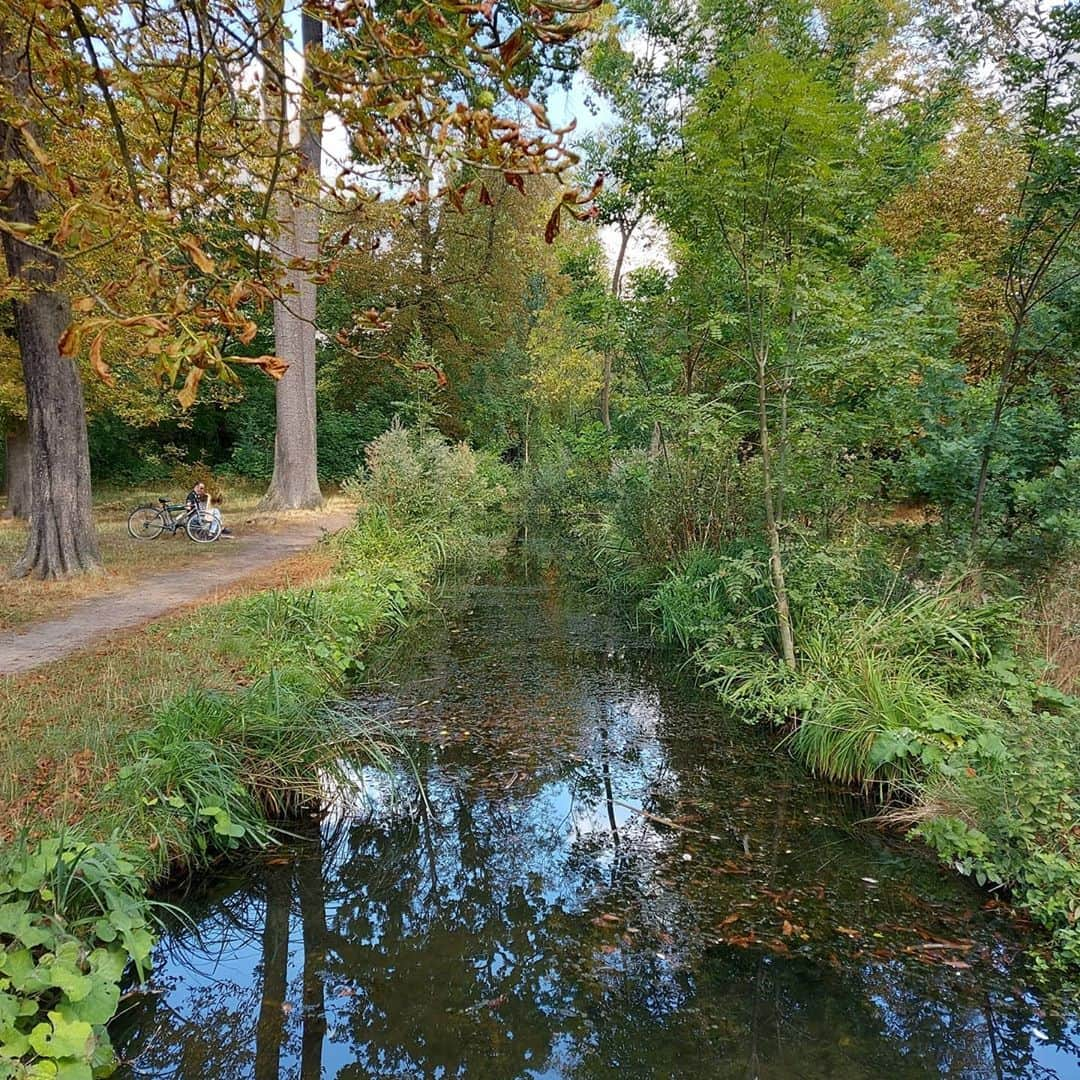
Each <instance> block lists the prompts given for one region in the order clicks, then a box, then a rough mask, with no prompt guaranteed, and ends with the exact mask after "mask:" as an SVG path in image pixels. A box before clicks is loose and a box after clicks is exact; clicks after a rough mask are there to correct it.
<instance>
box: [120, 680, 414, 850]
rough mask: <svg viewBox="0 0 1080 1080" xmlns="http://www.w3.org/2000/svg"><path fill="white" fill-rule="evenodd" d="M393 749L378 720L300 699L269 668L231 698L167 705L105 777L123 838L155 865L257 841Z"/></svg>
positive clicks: (198, 696)
mask: <svg viewBox="0 0 1080 1080" xmlns="http://www.w3.org/2000/svg"><path fill="white" fill-rule="evenodd" d="M403 756H404V749H403V747H402V746H401V744H400V742H399V741H398V739H397V738H396V737H395V736H394V735H393V733H392V732H390V731H388V730H387V729H386V728H385V726H384V725H382V724H380V723H378V722H376V721H373V720H372V719H370V718H368V717H361V716H359V715H358V714H356V713H355V712H348V711H345V710H337V709H335V708H333V707H332V706H330V705H326V704H322V703H317V702H314V703H313V702H312V700H311V698H310V696H309V695H308V694H307V692H306V687H305V686H304V685H303V684H301V685H300V686H297V685H290V683H289V682H288V681H287V680H286V679H285V678H283V677H282V676H280V675H278V674H277V673H275V674H273V675H270V676H267V677H265V678H262V679H260V680H259V681H257V682H256V683H254V684H253V685H252V686H251V687H249V688H248V689H246V690H245V691H244V692H243V693H239V694H236V693H232V694H230V693H212V692H209V691H202V690H196V691H192V692H191V693H190V694H185V695H183V696H182V697H179V698H175V699H173V700H172V701H169V702H167V703H166V704H165V705H164V706H162V708H161V709H159V710H158V712H157V714H156V716H155V718H154V722H153V723H152V725H151V726H149V727H148V728H146V729H145V730H143V731H140V732H138V733H137V734H135V735H133V736H132V737H131V738H130V739H129V740H128V743H127V746H126V748H125V754H124V757H125V759H126V761H127V763H126V764H125V765H124V766H123V767H122V768H121V769H120V770H119V773H118V775H117V777H116V779H115V781H113V783H112V788H111V791H110V794H111V796H112V797H113V798H114V799H115V800H116V801H117V803H118V804H119V806H121V807H123V808H124V810H123V811H122V814H121V817H120V820H119V821H118V827H119V831H120V832H121V834H125V835H131V834H135V835H150V836H151V837H152V839H151V841H150V843H149V845H148V850H149V851H150V852H152V853H154V855H155V859H156V862H157V868H158V869H159V870H163V869H166V868H168V867H173V866H176V865H178V864H180V865H186V866H189V867H190V866H196V865H201V864H205V863H206V862H207V861H209V860H210V859H211V858H213V857H214V856H216V855H219V854H221V853H223V852H227V851H230V850H233V849H235V848H238V847H240V846H252V845H254V846H259V847H265V846H266V845H268V844H270V843H271V842H272V841H273V839H274V836H275V830H276V827H277V826H276V824H275V823H277V822H280V821H282V820H286V819H288V817H290V816H292V815H294V814H295V813H296V812H297V811H298V810H300V809H302V808H312V807H319V806H321V805H323V804H324V803H325V801H326V800H327V798H328V796H329V794H330V793H331V792H332V793H334V794H335V797H336V796H339V795H340V794H341V793H342V792H347V791H349V790H351V787H352V783H353V781H352V779H351V778H352V777H354V776H355V775H356V773H355V766H356V765H357V764H358V763H359V764H372V765H375V766H377V767H381V768H385V769H389V768H390V767H391V766H392V763H393V761H394V760H395V759H400V758H401V757H403Z"/></svg>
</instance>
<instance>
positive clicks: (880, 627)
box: [640, 544, 1080, 966]
mask: <svg viewBox="0 0 1080 1080" xmlns="http://www.w3.org/2000/svg"><path fill="white" fill-rule="evenodd" d="M787 566H788V579H789V589H790V597H791V604H792V617H793V622H794V626H795V640H796V645H797V661H798V662H797V665H796V668H795V670H794V671H792V670H790V669H788V668H787V667H786V666H785V665H784V664H783V663H782V662H781V660H780V657H779V655H778V654H779V649H778V643H777V641H776V640H775V629H774V627H775V618H774V616H773V612H772V607H771V603H770V596H769V581H768V576H767V575H768V568H767V562H766V556H765V554H764V553H763V552H761V551H756V550H754V549H753V548H743V549H741V550H734V551H730V552H729V553H720V552H717V551H706V550H702V549H694V550H690V551H688V552H686V553H685V554H684V555H682V556H681V557H680V558H679V559H678V560H677V561H676V563H675V564H674V565H673V566H672V567H671V568H670V569H669V571H668V573H667V575H666V577H665V578H664V579H662V580H660V581H659V582H658V583H656V584H654V585H652V586H651V587H649V588H647V589H646V590H645V594H644V598H643V599H642V601H641V604H640V609H641V611H642V613H643V615H644V616H645V617H646V619H647V620H649V622H650V623H651V625H652V626H653V628H654V631H655V633H656V634H657V635H658V636H659V637H660V638H661V639H663V640H664V641H667V642H671V643H675V644H678V645H680V646H681V647H682V648H684V649H686V650H687V651H689V652H690V653H691V655H692V657H693V662H694V664H695V666H696V667H697V669H698V671H699V672H700V673H701V675H702V677H703V679H704V681H705V682H706V683H707V684H708V685H710V686H712V687H713V688H714V689H715V691H716V693H717V695H718V696H719V698H720V700H721V701H723V702H724V703H725V704H727V705H728V706H730V707H732V708H733V709H735V710H736V711H737V712H738V713H739V714H740V715H742V716H744V717H745V718H747V719H748V720H751V721H758V720H762V719H768V720H771V721H772V722H774V723H775V724H777V725H778V726H780V727H781V728H782V729H783V730H784V732H785V735H784V739H783V742H784V744H785V745H786V746H787V747H788V748H789V749H790V751H791V753H792V754H793V755H794V756H795V757H796V758H798V759H799V760H800V761H802V762H803V763H804V764H805V765H806V766H807V768H809V769H810V770H811V771H812V772H814V773H815V774H817V775H820V776H822V777H825V778H827V779H830V780H834V781H838V782H841V783H844V784H849V785H856V786H861V787H863V788H865V789H867V790H868V791H870V792H872V793H873V794H874V795H876V796H877V797H878V798H879V799H880V800H881V801H882V802H884V803H885V804H886V807H887V810H886V813H885V815H884V817H885V820H887V821H892V822H893V823H894V824H901V825H903V826H905V827H907V828H909V829H911V830H912V832H913V835H915V836H917V837H919V838H921V839H922V840H923V841H925V842H926V843H927V844H928V845H929V846H930V847H931V848H933V849H934V851H935V852H936V853H937V854H938V855H939V856H940V857H941V858H942V859H944V860H945V861H946V862H948V863H949V864H951V865H952V866H954V867H955V868H956V869H957V870H959V871H960V872H961V873H964V874H968V875H970V876H972V877H973V878H974V879H975V880H976V881H978V882H979V884H981V885H987V886H990V887H993V888H1002V889H1005V890H1007V891H1009V892H1010V893H1011V894H1012V895H1013V896H1014V897H1015V899H1016V900H1017V901H1019V902H1020V903H1021V904H1022V905H1023V906H1024V907H1026V908H1027V909H1028V910H1029V911H1030V912H1031V914H1032V915H1033V916H1034V917H1035V918H1036V919H1037V920H1038V921H1039V922H1041V923H1042V924H1043V925H1044V926H1045V927H1046V928H1047V929H1048V930H1049V931H1050V933H1051V935H1052V944H1053V948H1052V960H1051V962H1053V963H1055V964H1057V965H1062V966H1074V965H1080V835H1078V830H1077V821H1080V803H1078V800H1077V794H1076V793H1077V791H1080V701H1078V700H1077V699H1076V698H1073V697H1071V696H1069V695H1067V694H1065V693H1063V692H1062V691H1061V690H1059V689H1057V688H1056V687H1055V686H1053V685H1052V684H1051V683H1050V682H1049V681H1046V680H1045V678H1044V676H1045V672H1046V668H1045V664H1044V663H1043V662H1041V661H1040V660H1038V659H1036V658H1034V657H1029V656H1027V655H1026V654H1025V653H1024V652H1023V651H1022V650H1018V648H1017V644H1018V641H1020V640H1021V634H1020V630H1021V607H1020V603H1019V601H1018V600H1013V599H994V600H987V599H985V598H984V597H981V596H980V597H973V596H972V595H970V594H969V593H968V592H967V591H965V590H964V589H963V588H961V587H960V586H959V585H956V584H953V585H949V584H942V583H936V584H933V585H930V584H926V583H917V582H913V581H910V580H908V579H906V578H905V577H904V576H903V575H902V574H900V573H898V572H896V571H893V570H891V569H890V568H889V567H888V564H887V562H886V561H885V560H884V559H883V557H882V556H880V555H878V554H875V552H874V551H873V549H872V548H869V547H867V546H865V545H862V544H851V545H849V546H846V547H845V546H843V545H839V544H837V545H834V546H832V547H831V548H827V549H818V550H814V549H812V548H809V547H805V548H803V549H801V550H799V549H794V550H791V551H789V553H788V562H787Z"/></svg>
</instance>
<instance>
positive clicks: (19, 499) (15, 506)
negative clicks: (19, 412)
mask: <svg viewBox="0 0 1080 1080" xmlns="http://www.w3.org/2000/svg"><path fill="white" fill-rule="evenodd" d="M4 491H5V493H6V494H7V508H6V509H5V511H4V515H3V516H4V517H9V518H28V517H29V516H30V432H29V430H28V428H27V426H26V421H25V420H16V421H15V422H14V423H13V425H12V426H11V427H10V428H9V429H8V433H7V438H6V445H5V449H4Z"/></svg>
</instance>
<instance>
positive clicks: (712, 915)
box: [116, 580, 1080, 1080]
mask: <svg viewBox="0 0 1080 1080" xmlns="http://www.w3.org/2000/svg"><path fill="white" fill-rule="evenodd" d="M463 599H464V601H467V603H466V604H465V607H463V608H462V610H461V611H460V612H459V613H458V615H457V616H456V617H455V618H454V619H452V620H451V621H450V623H449V624H448V625H439V626H436V627H427V628H425V630H424V631H423V634H422V635H420V636H415V637H413V638H412V639H410V640H409V641H408V642H406V647H405V648H403V649H402V650H401V654H400V655H399V656H398V658H397V660H396V661H395V664H394V673H395V675H396V676H397V678H398V680H399V682H398V684H397V685H391V684H389V683H387V684H385V685H384V686H383V687H382V688H381V690H380V692H379V694H378V695H375V694H372V695H370V696H369V697H368V698H367V699H366V702H365V704H366V706H367V707H368V708H370V709H377V710H379V711H382V712H384V713H385V714H387V715H389V716H392V717H395V718H397V719H398V720H400V722H401V723H402V726H403V728H405V729H407V730H411V731H413V732H415V733H416V734H417V735H418V736H419V737H420V738H421V739H422V745H423V746H424V747H426V749H424V750H423V751H422V752H421V754H420V761H419V768H420V772H421V775H422V777H423V781H424V784H425V788H426V791H427V797H428V800H429V802H430V805H431V807H432V811H431V814H430V816H424V815H418V814H417V813H415V812H414V808H415V805H416V799H415V792H411V793H410V791H409V790H408V785H409V781H408V779H407V778H404V777H403V778H401V779H400V780H399V782H398V783H397V784H396V785H393V787H392V788H391V787H390V786H389V785H385V784H383V783H382V782H381V781H380V780H378V779H377V778H373V782H372V787H371V800H370V803H369V805H368V806H366V807H365V809H364V813H363V815H362V816H353V817H344V818H342V819H340V820H337V821H335V822H333V823H330V824H328V825H327V826H326V827H324V829H323V830H322V832H321V833H320V832H318V831H316V830H315V828H314V825H313V826H312V835H311V836H310V837H309V838H308V839H307V840H303V839H298V840H297V842H296V843H295V845H293V846H292V847H290V848H289V849H288V850H287V851H286V852H285V853H284V854H283V853H282V852H281V851H276V852H274V853H272V854H271V855H270V856H269V857H268V858H266V859H264V860H262V861H261V862H258V863H256V864H254V865H252V866H249V867H244V868H237V869H235V870H234V871H233V876H232V877H231V878H229V879H226V880H221V881H218V882H216V883H215V886H214V889H213V891H210V892H207V893H205V894H203V895H200V896H195V897H190V896H189V897H187V898H186V900H185V901H184V906H185V907H186V909H187V911H188V913H189V914H190V916H191V917H192V919H193V920H194V923H195V926H196V927H197V929H198V934H196V933H194V932H193V931H192V930H190V929H186V928H182V927H181V928H178V929H177V930H176V931H175V932H174V933H173V934H172V935H170V936H169V938H168V939H167V941H166V942H165V943H164V944H163V947H162V948H161V949H160V950H159V953H160V955H159V956H158V957H157V958H156V959H157V965H158V966H157V975H156V978H157V980H158V982H159V986H160V989H161V990H162V992H161V993H159V994H155V995H148V996H146V997H144V998H140V999H137V1000H138V1004H137V1006H136V1007H135V1008H134V1009H133V1010H132V1011H131V1012H130V1013H129V1014H128V1015H127V1016H126V1017H124V1018H123V1020H122V1021H121V1022H119V1023H118V1024H117V1026H116V1038H117V1042H118V1045H119V1046H120V1048H121V1050H122V1051H123V1052H124V1053H125V1054H126V1055H127V1056H128V1057H129V1058H132V1059H133V1064H132V1065H131V1066H130V1075H131V1076H138V1077H144V1076H145V1077H152V1076H162V1077H166V1076H169V1077H172V1076H175V1077H185V1078H186V1077H191V1078H195V1077H199V1078H202V1077H221V1078H223V1080H225V1078H231V1077H245V1078H247V1077H257V1078H264V1077H265V1078H270V1077H278V1076H281V1077H300V1078H302V1080H308V1078H315V1077H320V1076H326V1077H340V1078H342V1080H345V1078H359V1077H440V1078H442V1077H446V1078H449V1077H476V1078H481V1080H484V1078H490V1080H507V1078H514V1077H535V1078H541V1077H544V1078H548V1077H550V1078H556V1077H573V1078H581V1080H586V1078H594V1077H597V1078H598V1077H614V1076H618V1077H628V1078H632V1080H637V1078H641V1080H649V1078H657V1080H660V1078H665V1080H666V1078H671V1077H687V1078H698V1077H701V1078H704V1077H710V1078H711V1077H733V1078H735V1077H738V1078H740V1080H742V1078H746V1077H777V1078H779V1077H785V1078H786V1077H807V1078H824V1077H844V1078H860V1077H866V1078H870V1077H874V1078H877V1077H881V1076H890V1077H895V1078H897V1080H903V1078H907V1077H925V1076H937V1075H942V1076H950V1077H972V1078H974V1077H989V1078H1001V1077H1016V1078H1020V1077H1040V1076H1047V1077H1051V1076H1057V1077H1061V1078H1065V1077H1069V1076H1076V1075H1080V1057H1078V1051H1077V1047H1076V1040H1077V1026H1076V1019H1075V1014H1074V1015H1073V1016H1071V1017H1070V1016H1068V1015H1066V1014H1063V1013H1061V1012H1060V1011H1055V1009H1054V1007H1053V1004H1052V1002H1050V1001H1049V1000H1044V1001H1042V1002H1036V1001H1035V999H1034V998H1033V997H1032V995H1031V994H1030V993H1027V992H1025V990H1024V986H1023V979H1022V974H1021V971H1020V965H1019V961H1018V960H1017V956H1016V953H1017V935H1016V932H1015V930H1014V929H1013V927H1012V926H1011V924H1010V922H1009V921H1008V919H1007V917H1006V913H1002V912H998V911H996V910H989V911H988V910H984V906H985V901H986V897H985V896H984V895H983V894H980V893H978V892H976V891H973V890H970V889H968V888H967V887H966V885H965V884H964V883H962V882H960V881H957V880H956V879H954V878H953V877H952V876H950V875H948V874H946V873H945V872H943V871H941V870H939V869H938V868H936V867H935V866H934V865H932V864H930V863H928V862H926V861H925V860H923V859H922V858H921V857H920V856H919V855H918V854H917V853H915V852H912V851H910V850H908V849H906V848H904V847H902V846H894V845H891V844H889V843H887V842H886V840H885V838H883V837H882V836H881V835H880V834H878V833H876V832H875V831H874V830H872V829H870V828H868V827H867V826H864V825H861V824H859V819H860V818H861V817H862V816H864V815H865V807H863V806H861V805H859V804H858V803H856V802H854V801H853V800H851V799H850V798H848V797H847V796H846V795H844V794H843V793H839V792H830V791H828V790H825V789H823V788H822V787H821V785H819V784H816V783H814V782H813V781H810V780H808V779H807V778H806V777H804V776H803V775H802V774H801V773H800V772H799V771H798V770H797V769H795V768H794V767H792V766H791V765H790V764H789V763H788V762H787V761H786V760H785V758H784V757H783V755H782V754H776V753H775V752H774V751H773V750H772V748H771V746H770V744H769V741H768V738H767V736H766V735H765V734H763V733H761V732H759V731H757V730H754V729H748V728H745V727H743V726H741V725H739V724H736V723H732V722H730V721H729V720H727V719H725V718H723V717H721V716H718V715H717V713H716V709H715V706H714V705H713V704H712V703H711V702H710V700H709V698H708V696H707V695H703V694H699V693H697V692H695V691H694V690H693V689H692V688H688V687H687V686H685V685H681V684H680V683H679V682H678V680H677V679H675V678H674V677H673V676H672V674H671V673H670V672H669V671H665V670H664V669H663V668H662V667H660V668H657V667H656V666H654V663H653V661H652V660H651V659H650V657H649V653H648V650H646V649H642V648H639V647H636V646H635V643H634V642H633V640H632V639H631V640H628V639H626V638H625V637H623V636H622V634H621V631H620V629H619V626H618V623H617V622H616V621H615V620H613V619H609V618H606V617H603V616H595V615H592V614H590V613H589V612H588V611H587V610H585V609H584V608H583V607H582V606H581V604H580V601H578V600H575V599H574V598H572V597H564V596H562V595H561V594H560V592H559V591H558V587H557V585H556V584H553V583H552V582H551V580H548V581H546V582H541V583H540V584H538V585H536V586H530V585H520V586H517V587H513V588H511V587H501V588H487V589H475V590H473V591H472V592H467V593H465V594H463ZM469 604H471V605H472V608H471V610H466V608H467V607H468V605H469ZM410 794H411V795H412V796H413V797H412V798H410ZM391 796H392V797H391Z"/></svg>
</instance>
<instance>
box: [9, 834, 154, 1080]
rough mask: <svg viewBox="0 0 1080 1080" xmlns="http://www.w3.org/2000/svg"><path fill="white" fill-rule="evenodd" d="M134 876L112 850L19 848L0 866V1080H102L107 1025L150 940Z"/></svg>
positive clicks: (106, 1070)
mask: <svg viewBox="0 0 1080 1080" xmlns="http://www.w3.org/2000/svg"><path fill="white" fill-rule="evenodd" d="M149 911H150V909H149V905H148V903H147V901H146V898H145V893H144V889H143V885H142V882H141V880H140V879H139V877H138V875H137V874H136V872H135V867H134V866H133V864H132V863H131V862H130V861H128V859H127V858H125V856H124V855H123V854H122V852H121V850H120V848H119V846H118V845H117V844H116V843H115V842H108V843H90V842H81V841H79V840H77V839H76V838H74V837H70V836H67V837H60V838H52V839H46V840H42V841H40V842H38V843H36V844H31V843H29V842H26V841H22V842H20V843H18V844H16V845H14V846H13V847H12V848H11V849H10V850H8V851H7V852H6V853H5V855H4V858H3V860H2V864H0V1077H3V1078H5V1080H6V1078H12V1080H15V1078H21V1077H57V1078H61V1077H63V1078H70V1080H79V1078H86V1080H89V1078H91V1077H97V1076H108V1075H110V1074H111V1073H112V1072H113V1071H114V1070H115V1068H116V1064H117V1062H116V1058H115V1056H114V1054H113V1051H112V1047H111V1045H110V1043H109V1036H108V1032H107V1030H106V1024H107V1023H108V1021H109V1020H110V1019H111V1018H112V1016H113V1013H114V1012H115V1011H116V1007H117V1004H118V1003H119V1000H120V983H121V980H122V978H123V975H124V972H125V971H126V970H127V968H128V966H129V964H130V965H133V966H134V969H135V971H136V972H137V974H138V976H139V977H140V978H142V977H143V976H144V975H145V973H146V970H147V968H148V966H149V961H150V949H151V947H152V945H153V931H152V928H151V923H150V915H149Z"/></svg>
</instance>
